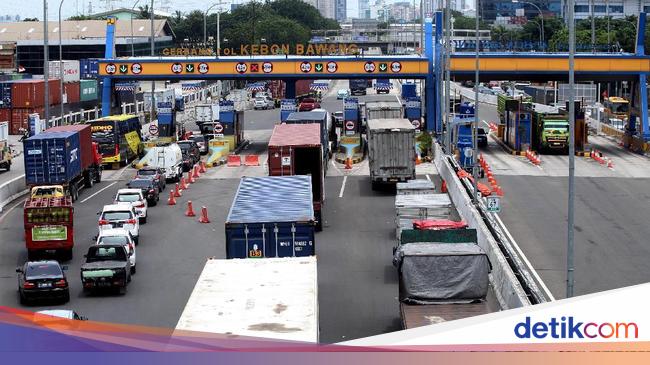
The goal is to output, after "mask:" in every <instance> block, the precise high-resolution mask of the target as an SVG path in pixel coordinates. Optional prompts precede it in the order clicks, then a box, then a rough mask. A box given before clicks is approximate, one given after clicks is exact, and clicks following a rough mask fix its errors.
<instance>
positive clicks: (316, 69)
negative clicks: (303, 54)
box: [314, 63, 323, 72]
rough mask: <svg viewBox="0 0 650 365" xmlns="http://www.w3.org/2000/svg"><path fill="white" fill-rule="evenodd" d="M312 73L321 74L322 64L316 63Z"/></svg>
mask: <svg viewBox="0 0 650 365" xmlns="http://www.w3.org/2000/svg"><path fill="white" fill-rule="evenodd" d="M314 71H316V72H323V64H322V63H317V64H315V65H314Z"/></svg>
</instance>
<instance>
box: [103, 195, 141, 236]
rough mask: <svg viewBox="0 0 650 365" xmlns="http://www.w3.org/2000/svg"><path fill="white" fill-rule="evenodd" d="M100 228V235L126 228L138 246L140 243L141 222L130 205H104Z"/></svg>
mask: <svg viewBox="0 0 650 365" xmlns="http://www.w3.org/2000/svg"><path fill="white" fill-rule="evenodd" d="M98 226H99V234H100V235H101V234H102V232H103V231H105V230H108V229H115V228H124V229H126V230H127V231H129V233H131V237H133V241H134V242H135V244H136V245H137V244H138V242H139V241H140V220H139V219H138V213H136V212H135V209H134V208H133V206H132V205H131V204H130V203H127V204H124V203H119V204H111V205H104V209H102V211H101V212H99V222H98Z"/></svg>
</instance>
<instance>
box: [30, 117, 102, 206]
mask: <svg viewBox="0 0 650 365" xmlns="http://www.w3.org/2000/svg"><path fill="white" fill-rule="evenodd" d="M90 130H91V127H90V125H87V124H75V125H66V126H59V127H54V128H50V129H47V130H45V132H44V133H39V134H37V135H35V136H32V137H30V138H28V139H26V140H25V141H24V142H23V143H24V151H25V152H24V153H25V158H24V162H25V181H26V183H27V187H28V188H29V189H32V188H34V187H38V186H62V187H63V189H64V191H65V192H66V193H67V194H68V195H70V196H71V197H72V201H75V200H77V198H78V197H79V190H81V189H82V188H83V187H87V188H90V187H92V186H93V185H94V184H95V183H98V182H101V178H102V155H101V154H100V153H99V148H98V145H97V143H95V142H93V140H92V135H91V132H90Z"/></svg>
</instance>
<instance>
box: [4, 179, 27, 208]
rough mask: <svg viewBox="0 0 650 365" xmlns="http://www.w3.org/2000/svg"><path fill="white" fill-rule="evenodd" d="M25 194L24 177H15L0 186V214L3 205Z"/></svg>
mask: <svg viewBox="0 0 650 365" xmlns="http://www.w3.org/2000/svg"><path fill="white" fill-rule="evenodd" d="M25 193H27V186H26V185H25V175H20V176H16V177H15V178H13V179H11V180H9V181H7V182H6V183H4V184H2V185H0V212H2V210H3V209H4V206H5V205H7V204H9V203H11V202H12V201H13V200H14V199H16V198H18V197H19V196H21V195H23V194H25Z"/></svg>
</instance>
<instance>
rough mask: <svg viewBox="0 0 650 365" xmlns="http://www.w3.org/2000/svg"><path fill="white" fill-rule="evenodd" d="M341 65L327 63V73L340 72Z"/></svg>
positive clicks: (332, 62) (331, 62)
mask: <svg viewBox="0 0 650 365" xmlns="http://www.w3.org/2000/svg"><path fill="white" fill-rule="evenodd" d="M338 68H339V65H337V64H336V62H334V61H330V62H328V63H327V72H329V73H334V72H336V70H338Z"/></svg>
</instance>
